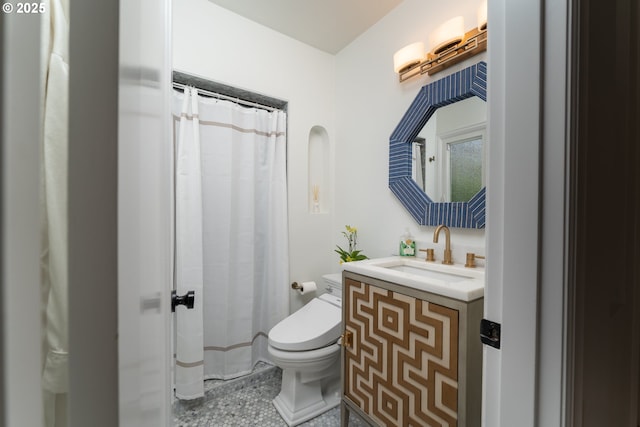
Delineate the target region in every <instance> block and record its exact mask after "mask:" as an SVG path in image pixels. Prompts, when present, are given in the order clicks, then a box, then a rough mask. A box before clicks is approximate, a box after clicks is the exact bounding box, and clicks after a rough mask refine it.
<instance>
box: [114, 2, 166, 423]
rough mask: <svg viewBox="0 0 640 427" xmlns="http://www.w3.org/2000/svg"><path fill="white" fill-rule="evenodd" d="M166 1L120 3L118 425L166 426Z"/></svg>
mask: <svg viewBox="0 0 640 427" xmlns="http://www.w3.org/2000/svg"><path fill="white" fill-rule="evenodd" d="M170 16H171V11H170V0H163V1H158V0H137V1H131V0H127V1H121V2H120V30H119V32H120V34H119V37H120V38H119V40H120V43H119V46H120V66H119V73H120V83H119V117H118V118H119V123H118V325H119V327H118V336H119V349H118V358H119V409H120V423H119V425H120V427H126V426H131V427H141V426H149V427H158V426H169V425H170V423H171V417H170V405H169V403H170V390H171V389H170V386H171V383H170V377H169V372H170V368H169V363H170V360H171V349H170V337H169V333H170V332H169V331H170V316H171V313H170V294H169V292H170V289H171V274H172V267H171V266H172V261H173V260H172V255H171V230H172V226H171V209H172V204H171V167H170V164H171V161H172V157H171V153H172V150H171V127H170V126H171V123H170V121H169V118H170V107H169V99H170V98H169V96H170V90H171V62H170V54H169V53H170V40H171V37H170V35H171V33H170V25H169V23H170Z"/></svg>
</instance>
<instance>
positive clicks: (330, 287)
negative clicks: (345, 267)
mask: <svg viewBox="0 0 640 427" xmlns="http://www.w3.org/2000/svg"><path fill="white" fill-rule="evenodd" d="M322 279H323V280H324V283H325V284H326V285H327V292H328V293H330V294H333V295H336V296H342V273H332V274H325V275H324V276H322Z"/></svg>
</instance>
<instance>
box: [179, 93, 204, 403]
mask: <svg viewBox="0 0 640 427" xmlns="http://www.w3.org/2000/svg"><path fill="white" fill-rule="evenodd" d="M199 127H200V126H199V123H198V94H197V92H196V91H195V89H193V88H188V89H187V90H186V91H185V96H184V97H183V100H182V107H181V113H180V126H179V133H178V138H177V143H176V144H175V146H176V154H175V159H176V174H175V183H176V190H175V191H176V193H175V194H176V211H175V215H176V222H175V224H176V225H175V226H176V270H175V277H176V286H175V288H176V290H177V293H178V295H180V296H183V295H185V294H186V293H188V292H189V291H193V292H194V293H195V300H194V307H193V309H190V310H186V309H185V308H184V307H178V309H177V310H176V371H175V372H176V396H177V397H178V398H180V399H195V398H197V397H200V396H203V395H204V384H203V382H202V377H203V372H204V370H203V368H204V366H203V365H204V360H203V338H202V330H203V322H202V302H203V291H202V289H203V267H202V266H203V262H204V258H203V245H202V173H201V155H200V132H199Z"/></svg>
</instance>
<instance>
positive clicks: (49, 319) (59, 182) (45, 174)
mask: <svg viewBox="0 0 640 427" xmlns="http://www.w3.org/2000/svg"><path fill="white" fill-rule="evenodd" d="M44 4H45V9H44V10H45V13H44V14H43V15H42V26H41V28H42V40H41V46H42V51H41V63H42V68H41V82H42V85H43V86H42V87H43V91H42V92H43V98H42V100H41V105H42V109H43V110H42V117H43V126H42V129H43V144H42V152H41V170H42V178H41V180H42V181H41V182H42V184H41V185H42V191H41V212H42V216H41V236H42V238H41V240H42V243H41V256H40V261H41V262H40V264H41V280H42V284H41V290H42V322H43V328H42V331H43V336H42V349H43V351H42V354H43V362H42V394H43V395H42V398H43V400H42V401H43V404H44V418H45V419H44V426H45V427H64V426H66V425H67V423H68V420H67V392H68V382H69V379H68V365H69V353H68V352H69V339H68V325H69V324H68V302H67V294H68V291H67V290H68V268H67V261H68V256H67V249H68V241H67V219H68V218H67V204H66V203H67V147H68V144H67V134H68V132H67V118H68V112H67V105H68V86H69V65H68V64H69V55H68V39H69V36H68V32H69V20H68V16H69V6H68V2H67V1H66V0H51V1H49V0H45V1H44Z"/></svg>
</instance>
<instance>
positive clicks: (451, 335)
mask: <svg viewBox="0 0 640 427" xmlns="http://www.w3.org/2000/svg"><path fill="white" fill-rule="evenodd" d="M343 287H344V299H343V310H344V312H343V313H344V314H343V316H344V326H345V331H346V333H345V336H349V334H351V336H350V337H349V340H350V341H351V342H350V345H348V346H346V347H345V349H344V353H343V355H344V359H343V362H344V363H343V370H344V371H343V372H344V376H343V381H344V384H343V391H344V396H345V397H346V398H347V399H348V400H350V401H351V403H352V405H354V406H355V407H357V408H359V409H360V411H361V412H362V413H364V414H366V415H367V416H368V417H369V418H370V420H371V421H373V422H375V423H377V424H378V425H380V426H403V427H404V426H457V425H458V341H459V340H458V331H459V327H458V321H459V313H458V310H455V309H453V308H448V307H444V306H442V305H438V304H434V303H432V302H428V301H424V300H421V299H418V298H415V297H412V296H407V295H404V294H401V293H398V292H393V291H391V290H387V289H383V288H380V287H377V286H374V285H371V284H368V283H364V282H362V281H359V280H353V279H351V278H348V277H347V278H345V281H344V285H343Z"/></svg>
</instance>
